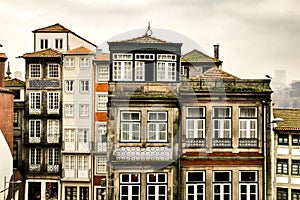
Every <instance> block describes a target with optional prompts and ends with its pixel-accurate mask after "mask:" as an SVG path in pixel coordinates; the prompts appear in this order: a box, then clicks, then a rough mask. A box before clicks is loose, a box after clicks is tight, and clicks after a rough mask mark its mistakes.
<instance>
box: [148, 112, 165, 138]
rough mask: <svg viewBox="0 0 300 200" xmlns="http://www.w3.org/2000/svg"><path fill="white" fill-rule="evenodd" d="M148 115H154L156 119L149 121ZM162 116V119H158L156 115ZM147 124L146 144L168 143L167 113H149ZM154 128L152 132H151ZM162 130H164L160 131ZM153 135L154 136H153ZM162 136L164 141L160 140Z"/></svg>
mask: <svg viewBox="0 0 300 200" xmlns="http://www.w3.org/2000/svg"><path fill="white" fill-rule="evenodd" d="M150 114H156V116H157V117H156V119H151V118H150ZM159 114H163V115H164V116H165V117H164V119H159V118H158V115H159ZM147 115H148V122H147V141H148V142H167V141H168V113H167V111H163V112H161V111H150V112H148V114H147ZM153 128H154V131H151V130H152V129H153ZM162 128H164V129H165V130H162ZM153 134H154V135H153ZM161 134H163V135H164V139H162V138H161V136H162V135H161ZM152 136H154V137H155V138H152Z"/></svg>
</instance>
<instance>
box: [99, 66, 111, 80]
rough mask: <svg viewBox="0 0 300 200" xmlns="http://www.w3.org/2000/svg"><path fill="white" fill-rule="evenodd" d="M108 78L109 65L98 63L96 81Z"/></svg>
mask: <svg viewBox="0 0 300 200" xmlns="http://www.w3.org/2000/svg"><path fill="white" fill-rule="evenodd" d="M108 79H109V66H108V65H98V66H97V81H98V82H101V81H108Z"/></svg>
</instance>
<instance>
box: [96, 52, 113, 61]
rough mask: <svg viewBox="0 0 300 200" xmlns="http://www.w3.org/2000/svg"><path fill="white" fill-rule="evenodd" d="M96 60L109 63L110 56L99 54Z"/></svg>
mask: <svg viewBox="0 0 300 200" xmlns="http://www.w3.org/2000/svg"><path fill="white" fill-rule="evenodd" d="M96 60H101V61H110V54H109V53H102V54H100V55H99V56H98V57H97V58H96Z"/></svg>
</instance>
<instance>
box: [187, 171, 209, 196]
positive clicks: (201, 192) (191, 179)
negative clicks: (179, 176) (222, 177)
mask: <svg viewBox="0 0 300 200" xmlns="http://www.w3.org/2000/svg"><path fill="white" fill-rule="evenodd" d="M186 199H188V200H201V199H202V200H204V199H205V173H204V172H201V171H190V172H186Z"/></svg>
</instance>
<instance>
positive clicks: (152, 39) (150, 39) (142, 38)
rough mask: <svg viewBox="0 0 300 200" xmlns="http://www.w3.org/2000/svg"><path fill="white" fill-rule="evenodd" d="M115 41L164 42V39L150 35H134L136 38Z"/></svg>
mask: <svg viewBox="0 0 300 200" xmlns="http://www.w3.org/2000/svg"><path fill="white" fill-rule="evenodd" d="M117 42H130V43H166V41H164V40H161V39H157V38H155V37H152V36H150V35H147V34H145V35H143V36H140V37H136V38H131V39H128V40H121V41H117Z"/></svg>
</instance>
